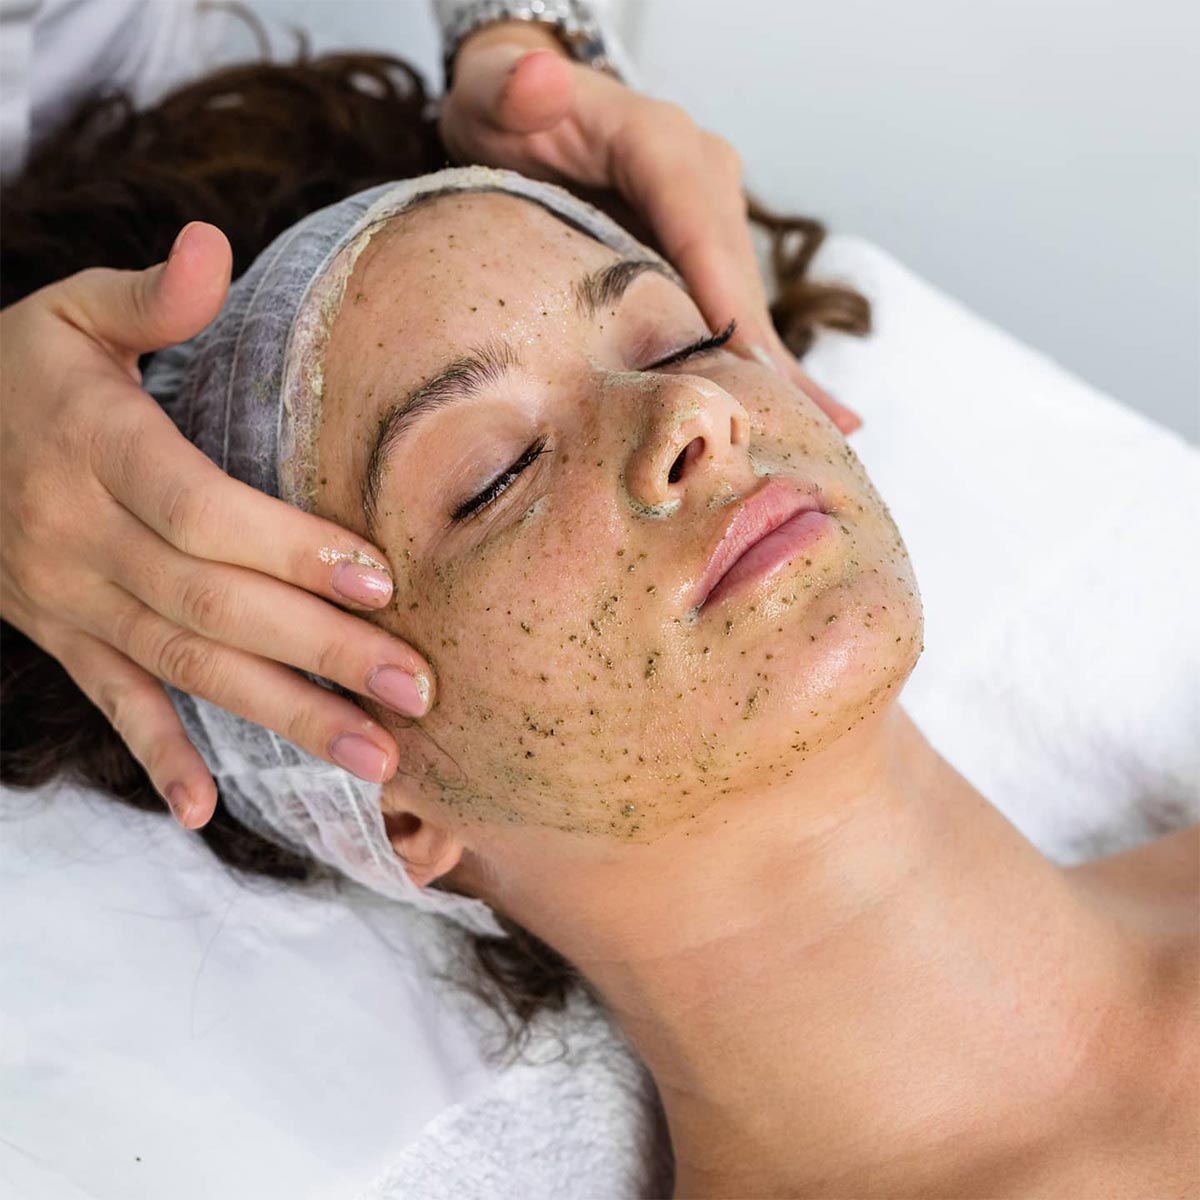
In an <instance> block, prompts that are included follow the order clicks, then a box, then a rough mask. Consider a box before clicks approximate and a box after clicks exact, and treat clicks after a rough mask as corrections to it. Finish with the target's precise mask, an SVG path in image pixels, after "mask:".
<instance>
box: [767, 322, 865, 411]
mask: <svg viewBox="0 0 1200 1200" xmlns="http://www.w3.org/2000/svg"><path fill="white" fill-rule="evenodd" d="M770 336H771V343H772V344H771V347H770V357H771V359H772V363H773V365H774V367H775V369H776V370H779V371H782V373H783V375H784V377H785V378H787V379H788V380H790V381H791V382H792V383H793V384H795V385H796V387H798V388H799V389H800V390H801V391H802V392H803V393H804V394H805V395H806V396H807V397H808V398H809V399H810V400H811V401H812V402H813V403H814V404H815V405H816V406H817V407H818V408H819V409H820V410H821V411H822V412H823V413H824V414H825V415H826V416H827V417H828V418H829V419H830V420H831V421H832V422H833V423H834V425H836V426H837V428H838V430H839V431H840V432H841V433H842V434H843V435H848V434H851V433H853V432H854V431H855V430H856V429H861V428H862V423H863V422H862V417H860V416H859V415H858V413H856V412H855V411H854V410H853V409H852V408H847V407H846V405H844V404H842V403H841V402H840V401H838V400H835V399H834V398H833V397H832V396H831V395H830V394H829V393H828V392H827V391H826V390H825V389H824V388H823V387H822V386H821V385H820V384H819V383H817V381H816V380H815V379H814V378H813V377H812V376H811V375H810V374H809V373H808V372H807V371H805V370H804V369H803V368H802V367H801V366H800V364H799V363H798V362H797V361H796V358H795V356H794V355H793V354H792V353H791V351H789V350H788V348H787V347H786V346H785V345H784V344H783V340H782V339H781V338H780V337H779V335H778V334H777V333H776V332H775V330H774V329H772V330H771V335H770Z"/></svg>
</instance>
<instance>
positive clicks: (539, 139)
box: [440, 21, 862, 433]
mask: <svg viewBox="0 0 1200 1200" xmlns="http://www.w3.org/2000/svg"><path fill="white" fill-rule="evenodd" d="M440 128H441V135H442V140H443V142H444V143H445V145H446V148H447V150H448V151H449V152H450V154H451V156H452V157H454V158H456V159H459V160H460V161H471V162H485V163H489V164H491V165H493V166H500V167H509V168H511V169H513V170H516V171H520V172H522V174H525V175H530V176H533V177H536V178H539V179H547V180H551V181H560V182H561V181H565V182H568V183H574V184H577V185H582V186H583V187H588V188H597V189H610V190H614V191H616V192H619V193H620V195H621V196H622V197H623V198H624V199H625V201H626V202H627V203H628V204H629V205H630V206H631V207H632V208H633V210H634V212H635V213H636V214H637V215H638V216H639V217H640V218H641V219H642V220H644V221H645V222H646V223H647V224H648V226H649V227H650V228H651V229H652V230H653V231H654V236H655V237H656V238H657V240H658V243H659V245H660V246H661V247H662V249H663V251H664V253H665V254H666V256H667V258H668V259H670V261H671V262H672V263H674V264H675V266H676V267H677V268H678V270H679V272H680V274H681V275H682V276H683V278H684V279H685V280H686V282H687V285H688V288H689V289H690V290H691V292H692V295H693V296H694V297H695V299H696V303H697V304H698V305H699V306H700V310H701V312H703V314H704V317H705V319H706V320H707V321H708V322H709V324H710V325H711V326H712V327H713V328H714V329H719V328H721V327H722V326H724V325H726V324H728V322H729V319H730V317H736V318H737V322H738V329H737V337H736V339H735V343H737V342H740V343H741V345H742V346H743V347H744V348H745V349H750V350H752V348H754V347H757V348H758V351H761V352H762V353H765V355H766V357H767V358H768V359H769V361H770V363H771V364H772V365H773V366H774V367H775V368H776V369H777V370H780V371H782V372H783V373H784V374H785V375H787V376H788V378H790V379H791V380H792V382H794V383H795V384H796V385H797V386H798V387H800V388H801V389H802V390H803V391H804V392H805V393H806V394H807V395H809V396H810V397H811V398H812V399H813V400H814V401H815V402H816V403H817V404H818V405H819V406H820V407H821V408H822V409H823V410H824V411H825V412H826V413H827V414H828V416H829V417H830V419H831V420H832V421H833V422H834V424H836V425H837V427H838V428H839V429H840V430H841V431H842V432H843V433H851V432H852V431H853V430H855V429H857V428H858V427H859V426H860V425H861V424H862V421H861V419H860V418H859V417H858V415H857V414H856V413H854V412H853V411H851V410H850V409H848V408H846V407H845V406H844V405H842V404H839V403H838V402H837V401H836V400H834V399H833V397H832V396H830V395H828V394H827V393H826V392H824V391H823V390H822V389H821V388H820V387H818V386H817V385H816V384H815V383H814V382H813V380H812V379H811V378H810V377H809V376H808V375H807V374H806V373H805V372H804V371H802V370H801V368H800V366H799V364H798V363H797V362H796V359H795V358H794V357H793V356H792V355H791V354H790V353H789V352H788V350H787V348H786V347H785V346H784V344H783V342H782V340H781V339H780V338H779V335H778V334H777V333H776V332H775V327H774V326H773V325H772V323H771V318H770V314H769V312H768V307H767V296H766V292H765V289H764V287H763V282H762V275H761V272H760V271H759V267H758V262H757V260H756V258H755V254H754V246H753V244H752V242H751V240H750V227H749V224H748V222H747V219H746V198H745V193H744V191H743V188H742V171H741V163H740V161H739V159H738V156H737V152H736V151H735V150H734V149H733V147H732V146H731V145H730V144H729V143H728V142H727V141H725V140H724V139H723V138H721V137H718V136H717V135H716V134H713V133H709V132H707V131H706V130H703V129H701V128H700V127H699V126H697V125H696V124H695V122H694V121H692V119H691V118H690V117H689V116H688V115H687V113H686V112H685V111H684V110H683V109H682V108H680V107H679V106H678V105H676V104H670V103H666V102H664V101H660V100H654V99H651V98H650V97H648V96H643V95H641V94H640V93H638V92H635V91H633V90H632V89H631V88H628V87H626V86H625V85H624V84H622V83H620V82H619V81H617V80H616V79H614V78H612V77H611V76H610V75H606V74H604V73H603V72H600V71H597V70H595V69H594V68H592V67H588V66H584V65H583V64H581V63H576V62H573V61H571V60H570V59H569V58H567V56H566V53H565V51H564V50H563V48H562V47H561V46H560V45H559V43H558V41H557V39H556V38H555V37H554V35H553V34H552V33H550V32H549V31H548V30H547V29H545V28H542V27H539V26H538V25H537V24H536V23H532V22H526V21H513V22H506V23H503V24H499V25H493V26H489V27H487V28H485V29H482V30H480V32H478V33H476V34H474V35H473V36H472V37H470V38H468V39H467V40H466V41H465V42H464V43H463V45H462V47H461V48H460V49H459V51H458V54H457V57H456V59H455V68H454V85H453V87H452V89H451V91H450V94H449V95H448V96H447V97H446V100H445V103H444V104H443V106H442V114H441V122H440ZM752 352H753V350H752ZM758 356H759V357H761V354H759V355H758Z"/></svg>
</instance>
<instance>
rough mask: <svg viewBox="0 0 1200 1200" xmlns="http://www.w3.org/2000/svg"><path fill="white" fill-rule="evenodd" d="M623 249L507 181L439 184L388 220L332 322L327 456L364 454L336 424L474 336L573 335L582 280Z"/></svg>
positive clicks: (526, 339) (369, 422) (560, 338)
mask: <svg viewBox="0 0 1200 1200" xmlns="http://www.w3.org/2000/svg"><path fill="white" fill-rule="evenodd" d="M619 257H620V255H618V254H617V253H616V252H615V251H613V250H611V249H610V248H609V247H607V246H605V245H603V244H602V243H601V242H598V241H596V240H595V239H594V238H592V237H590V236H588V235H587V234H585V233H582V232H580V231H579V230H577V229H575V228H573V227H572V226H570V225H568V224H566V223H565V222H564V221H561V220H559V219H558V218H557V217H555V216H554V215H553V214H551V213H550V212H548V211H547V210H546V209H544V208H542V207H541V205H538V204H534V203H532V202H531V201H528V200H523V199H520V198H518V197H514V196H510V195H506V194H502V193H488V192H485V193H466V194H457V195H447V196H439V197H437V198H436V199H433V200H431V201H428V202H427V203H424V204H421V205H420V206H419V207H417V208H416V209H414V210H413V211H411V212H407V213H402V214H400V215H399V216H398V217H396V218H394V219H392V220H391V221H389V222H388V223H387V224H386V225H384V226H383V227H382V228H381V229H379V230H378V231H377V232H376V233H375V234H374V235H373V236H372V238H371V241H370V242H369V243H368V244H367V246H366V247H365V248H364V249H363V251H362V253H361V254H360V255H359V257H358V259H357V261H356V262H355V265H354V269H353V272H352V273H351V276H350V279H349V281H348V283H347V285H346V290H345V293H344V296H343V300H342V305H341V308H340V310H339V312H338V314H337V317H336V319H335V321H334V324H333V328H332V330H331V332H330V338H329V343H328V345H327V347H326V354H325V363H324V378H325V388H324V400H323V405H322V408H323V412H322V423H321V424H322V428H321V434H320V441H321V449H320V451H319V455H320V458H321V460H322V461H323V462H324V463H326V464H327V465H330V466H332V465H333V463H332V459H331V457H330V456H331V454H333V453H334V449H335V445H334V444H337V446H336V454H334V457H336V458H338V459H339V460H340V459H342V458H344V457H347V456H348V457H349V458H351V459H354V460H357V459H359V458H363V459H364V461H365V453H366V451H365V449H363V447H361V446H358V449H360V450H362V453H361V454H356V453H353V452H352V451H351V449H350V445H348V444H347V443H346V441H345V440H344V438H343V437H342V436H340V435H339V436H337V437H334V436H333V433H336V432H337V431H342V432H343V433H344V432H345V431H346V430H348V429H353V428H359V427H367V428H373V423H374V422H375V421H376V420H377V418H378V415H379V413H380V411H382V409H384V408H385V407H386V406H387V404H388V402H389V401H394V400H396V399H398V398H399V396H401V395H403V394H404V393H405V392H407V391H408V390H409V389H411V388H412V387H413V386H415V385H416V384H418V383H420V382H422V381H423V380H425V379H427V378H428V377H430V376H431V375H433V374H435V373H436V372H437V371H438V370H440V369H442V368H443V367H444V366H445V364H446V362H447V360H448V359H452V358H454V357H455V356H456V355H458V354H461V353H462V352H463V351H464V350H466V349H468V348H471V347H476V346H480V345H484V344H486V343H488V342H491V341H494V340H496V339H498V338H503V339H504V340H505V341H507V342H508V343H509V344H510V345H511V346H512V347H513V348H514V349H515V350H516V351H517V352H518V354H521V353H522V352H523V351H528V352H532V351H536V350H544V349H545V348H547V347H549V346H553V345H555V344H563V343H565V342H568V341H569V340H570V338H571V336H572V334H571V329H572V326H573V325H574V324H575V323H577V322H578V321H579V320H580V316H579V312H578V310H577V306H576V300H575V294H574V290H573V287H572V285H573V284H574V282H575V281H576V280H577V279H579V278H580V277H581V276H583V275H586V274H587V273H588V272H590V271H594V270H595V269H596V268H597V267H600V266H604V265H605V264H607V263H610V262H613V261H615V260H616V259H618V258H619ZM530 356H531V357H532V353H531V355H530ZM364 423H365V424H364ZM331 431H332V432H331ZM358 441H359V439H354V442H353V444H354V445H356V446H357V443H358ZM350 465H351V470H352V471H358V470H360V469H361V467H362V466H363V463H360V462H357V461H355V462H353V463H352V464H350ZM337 473H338V474H340V473H341V472H340V471H338V472H337ZM339 507H340V506H339Z"/></svg>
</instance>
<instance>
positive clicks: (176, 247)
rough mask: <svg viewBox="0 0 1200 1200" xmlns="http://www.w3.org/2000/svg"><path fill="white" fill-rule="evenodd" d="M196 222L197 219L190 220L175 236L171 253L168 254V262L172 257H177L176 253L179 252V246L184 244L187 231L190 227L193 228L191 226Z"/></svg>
mask: <svg viewBox="0 0 1200 1200" xmlns="http://www.w3.org/2000/svg"><path fill="white" fill-rule="evenodd" d="M195 224H196V222H195V221H189V222H188V223H187V224H186V225H185V226H184V227H183V228H182V229H181V230H180V231H179V233H178V235H177V236H176V238H175V241H174V244H173V245H172V246H171V253H170V254H168V255H167V262H170V261H171V259H173V258H174V257H175V255H176V254H177V253H178V252H179V247H180V246H182V245H183V239H184V238H185V237H186V236H187V231H188V230H189V229H191V227H192V226H193V225H195Z"/></svg>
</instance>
